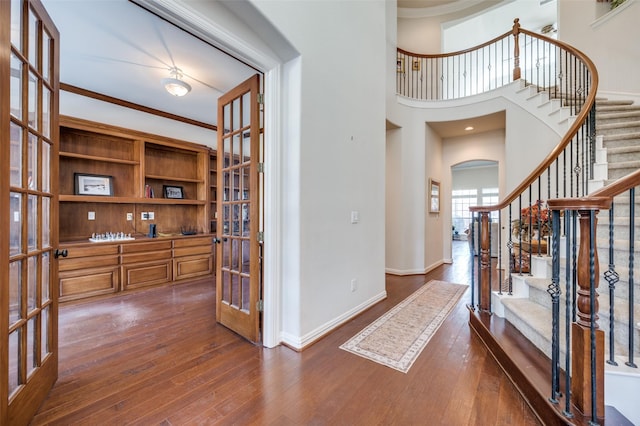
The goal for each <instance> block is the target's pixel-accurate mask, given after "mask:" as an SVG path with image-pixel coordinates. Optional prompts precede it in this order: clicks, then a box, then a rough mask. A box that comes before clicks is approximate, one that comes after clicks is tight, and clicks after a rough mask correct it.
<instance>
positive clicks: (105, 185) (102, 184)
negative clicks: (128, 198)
mask: <svg viewBox="0 0 640 426" xmlns="http://www.w3.org/2000/svg"><path fill="white" fill-rule="evenodd" d="M73 176H74V181H75V185H74V193H75V195H101V196H107V197H112V196H113V176H106V175H92V174H86V173H74V174H73Z"/></svg>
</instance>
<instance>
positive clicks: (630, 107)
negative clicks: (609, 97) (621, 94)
mask: <svg viewBox="0 0 640 426" xmlns="http://www.w3.org/2000/svg"><path fill="white" fill-rule="evenodd" d="M597 110H598V111H599V112H613V111H640V105H632V104H630V105H604V106H599V107H597Z"/></svg>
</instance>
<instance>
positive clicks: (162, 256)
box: [122, 250, 171, 265]
mask: <svg viewBox="0 0 640 426" xmlns="http://www.w3.org/2000/svg"><path fill="white" fill-rule="evenodd" d="M167 259H171V250H163V251H154V252H149V253H134V254H128V255H123V256H122V264H123V265H126V264H131V263H140V262H151V261H153V260H167Z"/></svg>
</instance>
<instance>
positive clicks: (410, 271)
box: [384, 259, 453, 276]
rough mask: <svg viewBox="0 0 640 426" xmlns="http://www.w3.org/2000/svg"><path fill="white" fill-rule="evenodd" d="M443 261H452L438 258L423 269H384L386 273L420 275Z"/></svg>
mask: <svg viewBox="0 0 640 426" xmlns="http://www.w3.org/2000/svg"><path fill="white" fill-rule="evenodd" d="M445 263H453V260H451V259H443V260H439V261H437V262H436V263H434V264H433V265H431V266H427V267H426V268H425V269H393V268H385V270H384V271H385V272H386V273H387V274H391V275H399V276H404V275H422V274H426V273H427V272H431V271H433V270H434V269H436V268H437V267H438V266H441V265H443V264H445Z"/></svg>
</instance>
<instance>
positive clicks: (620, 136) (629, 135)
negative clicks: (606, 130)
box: [603, 132, 640, 141]
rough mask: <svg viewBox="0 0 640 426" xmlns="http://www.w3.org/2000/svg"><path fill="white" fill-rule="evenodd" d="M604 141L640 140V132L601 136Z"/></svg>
mask: <svg viewBox="0 0 640 426" xmlns="http://www.w3.org/2000/svg"><path fill="white" fill-rule="evenodd" d="M603 138H604V140H605V141H617V140H623V139H640V132H631V133H619V134H617V135H603Z"/></svg>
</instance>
